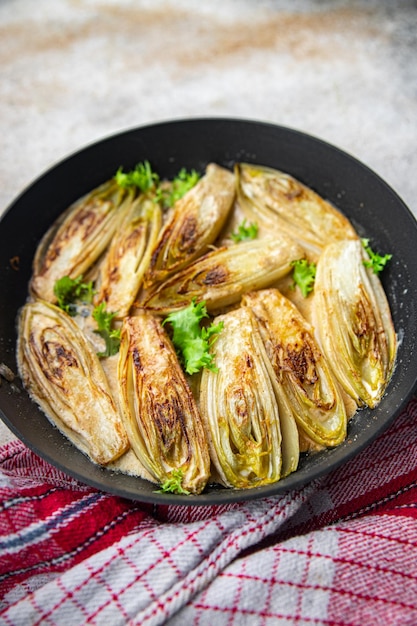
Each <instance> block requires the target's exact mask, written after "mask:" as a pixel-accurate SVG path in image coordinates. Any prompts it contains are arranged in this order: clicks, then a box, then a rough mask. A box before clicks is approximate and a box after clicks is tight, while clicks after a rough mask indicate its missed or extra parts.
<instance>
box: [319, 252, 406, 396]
mask: <svg viewBox="0 0 417 626" xmlns="http://www.w3.org/2000/svg"><path fill="white" fill-rule="evenodd" d="M366 258H367V255H366V252H365V250H364V248H363V246H362V244H361V242H360V241H341V242H335V243H332V244H329V245H328V246H327V247H326V248H325V250H324V252H323V254H322V255H321V257H320V260H319V262H318V265H317V273H316V280H315V286H314V299H313V315H314V323H315V326H316V329H317V334H318V337H319V340H320V343H321V345H322V347H323V350H324V352H325V354H326V355H327V358H328V359H329V361H330V362H331V363H332V369H333V372H334V373H335V376H336V377H337V379H338V380H339V382H340V384H341V385H342V386H343V388H344V389H345V391H346V392H347V393H348V394H349V395H350V396H351V397H352V398H353V399H354V400H355V401H356V402H357V404H359V405H364V404H365V405H368V406H370V407H371V408H372V407H375V406H376V405H377V404H378V403H379V401H380V400H381V398H382V396H383V394H384V392H385V389H386V387H387V384H388V382H389V380H390V378H391V374H392V370H393V367H394V362H395V355H396V349H397V338H396V334H395V330H394V325H393V322H392V318H391V312H390V307H389V303H388V300H387V297H386V295H385V292H384V290H383V287H382V285H381V282H380V280H379V278H378V276H377V275H376V274H374V273H373V272H372V271H371V270H370V269H367V268H366V267H365V266H364V261H365V259H366Z"/></svg>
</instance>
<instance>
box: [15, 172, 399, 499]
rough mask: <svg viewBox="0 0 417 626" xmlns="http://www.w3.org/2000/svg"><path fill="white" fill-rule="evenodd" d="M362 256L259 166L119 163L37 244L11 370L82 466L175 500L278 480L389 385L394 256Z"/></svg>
mask: <svg viewBox="0 0 417 626" xmlns="http://www.w3.org/2000/svg"><path fill="white" fill-rule="evenodd" d="M371 245H372V240H371V239H366V240H363V239H361V238H360V237H359V235H358V233H357V232H356V231H355V229H354V227H353V225H352V224H351V223H350V221H349V220H348V219H347V217H346V216H344V215H343V214H342V213H341V212H340V211H339V210H338V209H337V208H336V207H335V206H333V205H332V204H330V203H329V202H327V201H326V199H324V198H322V197H320V196H319V195H318V194H317V193H316V192H315V191H314V190H313V189H310V188H309V187H307V186H305V185H304V184H303V183H302V182H300V181H298V180H296V179H295V178H293V177H292V176H290V175H289V174H287V173H285V172H279V171H277V170H274V169H272V168H270V167H263V166H259V165H253V164H250V163H236V164H235V165H234V167H233V169H227V168H225V167H222V166H220V165H217V164H215V163H210V164H209V165H208V166H207V168H206V170H205V171H204V172H197V171H195V170H191V171H187V170H185V169H181V170H180V171H179V172H178V175H177V176H176V177H174V178H173V179H172V180H167V179H164V178H162V177H160V175H159V173H157V172H155V171H154V170H153V168H152V165H151V164H150V163H149V162H148V161H144V162H142V163H139V164H138V165H137V166H136V167H135V168H134V169H133V170H131V171H124V170H123V169H122V168H120V169H119V170H118V171H117V172H115V175H114V176H113V178H112V179H111V180H108V181H105V182H103V184H102V185H100V186H99V187H98V188H97V189H93V190H92V191H91V192H90V193H88V194H87V195H86V196H85V197H83V198H80V199H79V200H78V201H77V202H75V203H74V204H73V205H71V206H70V207H68V209H67V210H66V211H65V212H64V214H63V215H62V216H60V218H59V219H58V220H57V221H56V223H54V224H53V225H52V226H51V228H50V229H49V231H48V232H47V233H45V236H44V237H43V239H42V240H41V242H40V243H39V245H38V248H37V252H36V255H35V258H34V260H33V272H32V277H31V280H30V283H29V285H28V299H27V303H26V304H25V306H24V307H23V308H22V310H21V312H20V319H19V338H18V347H17V355H18V366H19V371H20V375H21V377H22V380H23V382H24V385H25V386H26V388H27V391H28V393H29V394H30V396H31V397H32V399H33V400H34V401H35V402H36V403H37V404H38V405H39V406H40V408H41V409H42V411H43V412H44V413H45V415H46V417H47V418H48V419H49V420H50V421H51V422H52V423H53V424H54V425H55V426H56V427H57V428H58V429H60V431H61V432H62V433H63V434H64V435H65V436H66V437H68V438H69V440H70V441H71V442H72V443H73V444H74V445H75V446H76V447H77V448H79V449H80V450H81V451H82V452H83V453H84V454H86V455H87V456H88V457H89V458H90V460H91V461H92V462H93V463H96V464H99V465H101V466H103V467H105V468H109V469H111V470H112V471H119V472H122V473H126V474H130V475H133V476H138V477H141V478H143V479H145V480H148V481H151V482H153V483H155V485H156V486H155V489H157V490H160V491H163V492H167V493H176V494H194V495H198V494H200V493H202V492H204V489H205V488H206V486H207V485H208V484H211V483H217V484H219V485H223V486H224V487H225V488H229V489H248V488H249V489H250V488H255V487H259V486H262V485H267V484H271V483H275V482H277V481H279V480H280V479H281V478H282V477H285V476H288V475H289V474H291V473H292V472H295V471H297V467H298V464H299V459H300V455H302V454H303V453H305V452H309V453H314V452H315V451H317V450H322V449H325V448H332V447H336V446H338V445H340V443H341V442H343V441H344V440H345V438H346V437H347V433H348V428H349V420H350V419H351V417H352V416H353V415H354V414H356V412H357V411H358V410H359V409H360V408H361V407H363V406H368V407H371V408H374V407H375V406H377V405H378V403H379V402H380V401H381V399H382V397H383V395H384V393H385V391H386V388H387V385H388V383H389V380H390V378H391V375H392V372H393V369H394V366H395V357H396V350H397V338H396V333H395V329H394V326H393V322H392V318H391V312H390V308H389V304H388V301H387V298H386V296H385V293H384V290H383V287H382V284H381V282H380V279H379V277H378V274H379V272H381V271H383V269H384V266H385V264H386V263H387V262H389V259H390V255H389V254H385V255H384V256H380V255H379V254H377V253H376V252H374V251H373V250H372V247H371Z"/></svg>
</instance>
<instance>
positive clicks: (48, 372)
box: [18, 300, 129, 465]
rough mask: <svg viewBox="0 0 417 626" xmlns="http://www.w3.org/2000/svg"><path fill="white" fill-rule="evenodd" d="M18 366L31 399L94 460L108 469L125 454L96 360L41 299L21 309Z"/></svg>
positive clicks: (69, 323) (74, 329)
mask: <svg viewBox="0 0 417 626" xmlns="http://www.w3.org/2000/svg"><path fill="white" fill-rule="evenodd" d="M18 365H19V372H20V375H21V377H22V380H23V382H24V384H25V387H26V389H27V390H28V392H29V395H30V396H31V397H32V398H33V399H34V400H35V401H36V402H37V403H38V404H39V406H40V407H41V409H42V410H43V411H44V413H45V414H46V416H47V417H48V418H49V420H50V421H51V422H52V423H53V424H54V425H55V426H57V427H58V428H59V430H61V431H62V432H63V433H64V434H65V435H66V436H67V437H68V439H69V440H70V441H71V442H72V443H73V444H74V445H75V446H77V447H78V448H79V449H80V450H82V451H83V452H84V453H85V454H86V455H87V456H88V457H90V458H91V460H92V461H94V462H95V463H98V464H101V465H103V464H107V463H109V462H110V461H113V460H115V459H117V458H118V457H120V455H121V454H123V453H124V452H125V451H126V450H127V449H128V447H129V441H128V438H127V435H126V431H125V429H124V427H123V424H122V421H121V418H120V415H119V413H118V410H117V407H116V404H115V401H114V399H113V397H112V395H111V392H110V388H109V386H108V383H107V379H106V376H105V374H104V371H103V369H102V366H101V364H100V361H99V359H98V357H97V355H96V353H95V352H94V351H93V349H92V347H91V345H90V344H89V342H88V341H87V339H85V337H84V335H83V333H82V332H81V331H80V329H79V328H78V326H77V324H76V323H75V322H74V320H73V318H71V317H70V316H69V315H67V313H65V312H64V311H62V310H61V309H59V308H58V307H56V306H55V305H53V304H50V303H49V302H44V301H41V300H38V301H33V302H28V303H27V304H26V305H25V306H24V307H23V309H22V311H21V313H20V319H19V342H18Z"/></svg>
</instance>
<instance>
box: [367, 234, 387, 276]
mask: <svg viewBox="0 0 417 626" xmlns="http://www.w3.org/2000/svg"><path fill="white" fill-rule="evenodd" d="M362 245H363V247H364V248H365V250H366V252H367V253H368V256H369V260H368V259H367V260H365V261H364V262H363V264H364V265H365V267H369V268H370V269H371V270H372V271H373V273H374V274H379V273H380V272H382V270H383V269H384V267H385V266H386V264H387V263H388V261H390V260H391V259H392V254H385V255H384V256H381V255H380V254H377V253H376V252H374V251H373V250H372V248H371V247H370V245H369V239H366V238H363V239H362Z"/></svg>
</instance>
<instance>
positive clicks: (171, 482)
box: [157, 469, 190, 496]
mask: <svg viewBox="0 0 417 626" xmlns="http://www.w3.org/2000/svg"><path fill="white" fill-rule="evenodd" d="M183 477H184V473H183V471H182V469H176V470H172V472H171V473H170V476H169V478H167V479H166V480H165V481H164V482H163V483H161V488H160V489H158V490H157V493H176V494H182V495H185V496H189V495H190V492H189V491H188V490H187V489H184V487H183V486H182V479H183Z"/></svg>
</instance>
